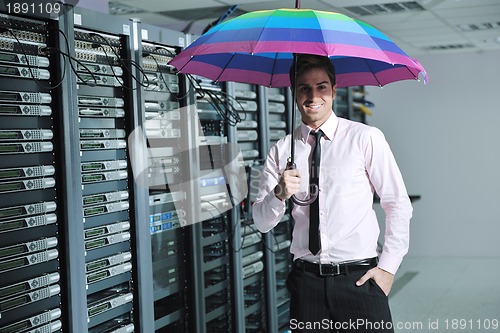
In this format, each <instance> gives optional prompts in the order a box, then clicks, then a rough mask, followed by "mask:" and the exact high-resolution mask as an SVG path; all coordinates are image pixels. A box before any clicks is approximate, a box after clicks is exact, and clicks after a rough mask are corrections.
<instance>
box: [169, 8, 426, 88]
mask: <svg viewBox="0 0 500 333" xmlns="http://www.w3.org/2000/svg"><path fill="white" fill-rule="evenodd" d="M299 53H306V54H317V55H323V56H328V57H329V58H330V59H331V61H332V62H333V64H334V66H335V70H336V77H337V86H338V87H347V86H356V85H375V86H384V85H386V84H388V83H391V82H395V81H400V80H407V79H418V77H419V74H420V73H422V75H423V78H424V81H427V74H426V72H425V69H424V68H423V66H422V65H421V64H420V63H419V62H418V61H417V60H415V59H412V58H410V57H409V56H408V55H407V54H406V53H405V52H404V51H403V50H401V49H400V48H399V47H398V46H397V45H396V44H395V43H393V42H392V41H391V40H390V39H389V38H388V37H387V36H385V35H384V34H383V33H381V32H380V31H379V30H377V29H375V28H374V27H372V26H371V25H369V24H367V23H365V22H362V21H359V20H356V19H353V18H350V17H348V16H346V15H343V14H340V13H333V12H325V11H316V10H311V9H277V10H264V11H256V12H250V13H247V14H243V15H241V16H239V17H237V18H234V19H232V20H229V21H226V22H223V23H221V24H219V25H217V26H215V27H214V28H212V29H211V30H210V31H208V32H207V33H205V34H203V35H202V36H201V37H200V38H198V39H197V40H196V41H194V42H193V43H192V44H191V45H189V46H188V47H187V48H186V49H185V50H183V51H182V52H181V53H180V54H178V55H177V56H176V57H175V58H174V59H173V60H171V62H170V64H171V65H173V66H174V67H176V68H177V69H178V71H179V72H181V73H187V74H196V75H201V76H204V77H207V78H209V79H212V80H214V81H234V82H244V83H252V84H259V85H263V86H268V87H285V86H289V85H290V80H289V77H288V72H289V69H290V65H291V63H292V61H293V55H294V54H299Z"/></svg>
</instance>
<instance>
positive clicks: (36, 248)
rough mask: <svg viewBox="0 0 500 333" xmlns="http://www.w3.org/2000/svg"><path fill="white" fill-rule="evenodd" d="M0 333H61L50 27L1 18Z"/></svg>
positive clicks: (59, 221) (54, 80)
mask: <svg viewBox="0 0 500 333" xmlns="http://www.w3.org/2000/svg"><path fill="white" fill-rule="evenodd" d="M0 21H1V30H0V72H1V74H0V78H1V80H0V157H1V158H0V244H1V245H0V261H1V264H0V327H1V331H2V332H19V331H21V330H23V331H27V330H45V331H47V332H60V331H61V328H62V326H63V325H62V319H63V317H64V316H65V315H66V314H65V311H64V307H63V306H61V303H62V301H63V297H64V280H63V279H64V272H63V271H62V270H61V267H60V265H61V263H63V262H64V258H62V253H63V251H62V250H61V249H62V247H63V244H64V241H65V239H64V237H61V234H60V228H61V224H63V223H64V218H63V216H62V214H61V211H62V210H61V201H60V200H59V196H60V195H61V190H62V187H63V185H62V183H61V179H62V172H63V171H62V169H61V167H60V165H59V164H58V161H57V159H58V158H59V156H58V154H57V155H56V151H57V149H56V148H58V147H59V148H60V146H59V143H60V141H59V140H60V133H59V130H60V127H59V124H58V122H57V117H58V111H57V101H56V99H55V98H53V96H52V94H51V89H52V88H53V87H55V86H57V84H58V80H60V77H58V76H57V75H54V74H55V73H56V69H57V61H54V59H53V58H51V57H49V56H48V55H47V53H46V50H47V49H48V48H49V47H52V46H53V45H51V42H50V41H49V34H50V33H51V29H52V27H53V23H54V22H52V21H50V20H48V19H43V18H41V19H34V18H23V17H14V16H11V15H4V14H0Z"/></svg>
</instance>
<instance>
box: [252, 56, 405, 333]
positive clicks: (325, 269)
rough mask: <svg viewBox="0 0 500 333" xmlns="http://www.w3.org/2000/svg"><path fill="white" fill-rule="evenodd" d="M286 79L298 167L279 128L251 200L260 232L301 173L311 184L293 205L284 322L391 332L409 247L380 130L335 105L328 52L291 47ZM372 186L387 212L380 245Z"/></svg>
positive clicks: (397, 184) (396, 179)
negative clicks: (308, 199)
mask: <svg viewBox="0 0 500 333" xmlns="http://www.w3.org/2000/svg"><path fill="white" fill-rule="evenodd" d="M295 70H296V76H295ZM295 79H296V80H295ZM290 80H291V82H292V87H294V86H295V89H296V103H297V107H298V109H299V111H300V113H301V117H302V124H301V125H300V126H299V127H298V128H297V129H295V135H294V137H295V147H296V148H295V161H296V163H297V169H294V170H286V165H287V159H288V157H289V154H290V140H291V136H290V135H287V136H286V137H285V138H283V139H281V140H280V141H278V142H277V143H276V144H275V145H274V146H273V147H272V148H271V149H270V151H269V153H268V156H267V159H266V162H265V166H264V171H263V173H262V177H261V180H260V190H259V194H258V196H257V199H256V201H255V203H254V207H253V217H254V222H255V224H256V226H257V228H258V229H259V230H260V231H261V232H268V231H270V230H271V229H272V228H274V227H275V226H276V225H277V224H278V223H279V222H280V220H281V218H282V216H283V214H284V213H285V210H286V205H285V200H287V199H289V198H290V197H291V196H292V195H296V196H297V198H299V199H301V198H304V197H305V196H306V195H307V192H308V190H307V189H308V188H309V183H312V182H314V183H317V184H318V186H319V195H318V198H317V199H316V200H315V201H314V202H313V203H312V204H311V205H310V206H299V205H294V207H293V209H292V216H293V219H294V221H295V225H294V229H293V235H292V245H291V247H290V252H291V253H292V255H293V259H294V263H293V269H292V271H291V272H290V274H289V276H288V279H287V288H288V290H289V291H290V295H291V298H290V317H291V321H290V324H291V325H290V328H291V329H292V330H293V331H294V332H302V331H307V332H315V331H317V332H329V331H331V332H336V331H337V330H338V331H339V332H393V328H392V319H391V313H390V309H389V304H388V299H387V296H388V295H389V292H390V289H391V286H392V283H393V281H394V275H395V274H396V271H397V269H398V267H399V265H400V264H401V261H402V260H403V257H404V255H405V254H406V253H407V252H408V244H409V222H410V218H411V214H412V207H411V203H410V200H409V197H408V194H407V192H406V188H405V185H404V182H403V178H402V176H401V173H400V171H399V168H398V166H397V164H396V161H395V159H394V156H393V154H392V152H391V150H390V148H389V145H388V143H387V141H386V140H385V138H384V135H383V134H382V132H381V131H380V130H378V129H376V128H374V127H371V126H367V125H365V124H361V123H358V122H353V121H349V120H346V119H343V118H338V117H337V116H336V115H335V113H334V112H333V101H334V100H335V97H336V93H337V90H336V83H335V82H336V81H335V69H334V67H333V65H332V63H331V62H330V60H329V59H328V58H327V57H322V56H315V55H299V56H298V60H297V64H296V66H295V64H293V65H292V66H291V69H290ZM374 191H376V192H377V194H378V195H379V196H380V198H381V201H380V203H381V206H382V208H383V209H384V211H385V213H386V220H385V222H386V228H385V230H386V231H385V238H384V246H383V250H382V253H381V254H379V253H377V240H378V236H379V233H380V230H379V224H378V221H377V217H376V214H375V212H374V210H373V195H374ZM325 322H328V323H329V324H330V325H321V323H325ZM305 323H307V325H306V324H305ZM292 324H293V325H292Z"/></svg>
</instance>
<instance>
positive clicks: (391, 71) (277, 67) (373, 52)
mask: <svg viewBox="0 0 500 333" xmlns="http://www.w3.org/2000/svg"><path fill="white" fill-rule="evenodd" d="M295 7H296V8H295V9H277V10H263V11H256V12H250V13H246V14H243V15H241V16H238V17H236V18H234V19H232V20H229V21H225V22H223V23H221V24H219V25H217V26H215V27H214V28H212V29H211V30H209V31H207V32H206V33H205V34H203V35H202V36H201V37H199V38H198V39H197V40H195V41H194V42H193V43H192V44H191V45H189V46H188V47H187V48H186V49H184V50H183V51H182V52H180V53H179V54H178V55H177V56H176V57H174V58H173V59H172V60H171V61H170V65H173V66H174V67H175V68H177V70H178V71H179V72H180V73H186V74H195V75H200V76H204V77H207V78H209V79H211V80H213V81H233V82H243V83H251V84H258V85H263V86H267V87H286V86H289V85H290V79H289V70H290V66H291V64H292V62H293V59H294V57H295V56H296V55H297V54H317V55H323V56H328V57H329V58H330V59H331V61H332V63H333V64H334V66H335V71H336V79H337V87H347V86H358V85H376V86H384V85H386V84H388V83H391V82H395V81H400V80H409V79H418V78H419V75H420V74H421V75H422V77H423V79H424V82H427V73H426V72H425V69H424V68H423V66H422V65H421V64H420V63H419V62H418V61H417V60H415V59H412V58H410V57H409V56H408V55H407V54H406V53H405V52H403V50H401V49H400V48H399V47H398V46H397V45H396V44H395V43H394V42H392V41H391V40H390V39H389V38H388V37H387V36H385V35H384V34H383V33H382V32H380V31H379V30H377V29H375V28H374V27H372V26H371V25H369V24H367V23H365V22H362V21H360V20H356V19H353V18H350V17H348V16H346V15H343V14H340V13H334V12H325V11H317V10H311V9H299V7H300V5H299V0H296V5H295ZM292 94H293V96H295V89H292ZM293 99H294V100H295V97H293ZM293 128H295V108H293V112H292V129H293ZM291 134H292V138H291V155H290V159H289V164H288V168H294V167H295V164H294V152H295V143H294V139H293V130H292V131H291ZM317 192H318V190H317V185H316V184H311V189H310V194H311V195H310V197H309V198H308V199H306V200H299V199H297V198H296V197H294V196H292V201H293V202H294V203H296V204H299V205H307V204H310V203H311V202H312V201H314V200H315V199H316V196H317V195H316V194H317Z"/></svg>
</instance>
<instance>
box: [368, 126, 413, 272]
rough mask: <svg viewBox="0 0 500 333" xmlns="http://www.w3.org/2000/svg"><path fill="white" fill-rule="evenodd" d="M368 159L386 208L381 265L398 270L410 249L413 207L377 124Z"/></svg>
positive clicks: (390, 269)
mask: <svg viewBox="0 0 500 333" xmlns="http://www.w3.org/2000/svg"><path fill="white" fill-rule="evenodd" d="M365 161H366V171H367V173H368V176H369V178H370V182H371V184H372V186H373V187H374V189H375V191H376V192H377V194H378V195H379V197H380V205H381V206H382V208H383V210H384V212H385V234H384V246H383V248H382V254H381V256H380V260H379V264H378V266H379V267H380V268H381V269H383V270H385V271H387V272H389V273H392V274H396V271H397V270H398V268H399V266H400V265H401V262H402V261H403V257H404V256H405V255H406V253H408V248H409V240H410V218H411V216H412V211H413V208H412V206H411V202H410V198H409V197H408V193H407V191H406V187H405V184H404V181H403V177H402V175H401V172H400V170H399V167H398V165H397V163H396V160H395V158H394V155H393V153H392V151H391V149H390V147H389V144H388V143H387V141H386V139H385V137H384V134H383V133H382V132H381V131H380V130H379V129H377V128H375V127H371V128H370V136H369V140H368V142H367V146H366V150H365Z"/></svg>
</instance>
